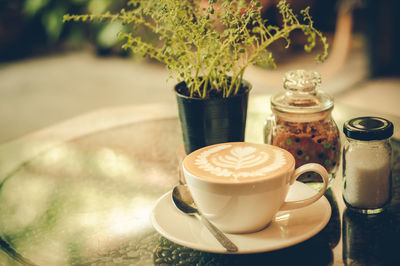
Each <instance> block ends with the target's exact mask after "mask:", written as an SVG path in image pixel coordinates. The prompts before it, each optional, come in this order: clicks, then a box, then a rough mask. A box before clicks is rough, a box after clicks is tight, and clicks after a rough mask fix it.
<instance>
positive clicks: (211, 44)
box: [64, 0, 328, 153]
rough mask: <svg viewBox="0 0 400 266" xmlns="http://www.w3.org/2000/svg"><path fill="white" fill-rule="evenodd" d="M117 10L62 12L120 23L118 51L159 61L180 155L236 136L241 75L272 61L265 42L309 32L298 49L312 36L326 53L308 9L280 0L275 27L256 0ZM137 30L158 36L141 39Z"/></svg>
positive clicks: (170, 0) (136, 1)
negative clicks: (171, 93) (171, 94)
mask: <svg viewBox="0 0 400 266" xmlns="http://www.w3.org/2000/svg"><path fill="white" fill-rule="evenodd" d="M127 7H128V8H127V9H122V10H121V11H120V12H119V13H117V14H110V13H106V14H100V15H93V14H89V15H69V14H66V15H64V21H71V20H72V21H108V22H110V21H118V20H119V21H121V22H122V23H123V24H125V25H128V24H131V25H132V27H131V29H132V30H131V31H129V32H121V33H120V38H121V40H122V42H123V44H122V47H123V48H124V49H128V50H131V51H132V52H133V53H136V54H141V55H144V56H148V57H150V58H153V59H156V60H158V61H160V62H162V63H164V64H165V65H166V66H167V68H168V70H169V72H170V78H171V79H175V80H176V81H177V85H176V86H175V87H174V88H175V92H176V96H177V100H178V107H179V117H180V121H181V125H182V132H183V138H184V143H185V151H186V153H190V152H192V151H193V150H195V149H198V148H200V147H203V146H206V145H211V144H214V143H218V142H228V141H243V140H244V130H245V123H246V112H247V101H248V94H249V91H250V89H251V86H250V84H249V83H247V82H246V81H244V80H243V74H244V72H245V70H246V68H247V67H248V66H250V65H252V64H263V65H265V64H268V65H272V66H275V63H274V59H273V56H272V53H271V52H270V51H269V50H268V47H269V46H270V45H271V44H272V43H274V42H275V41H277V40H279V39H282V38H283V39H285V40H286V42H287V46H289V44H290V38H289V37H290V36H289V35H290V33H291V32H293V31H295V30H300V31H302V32H303V33H304V34H305V35H306V36H308V42H307V44H305V50H306V51H310V50H311V49H312V48H313V47H314V46H315V45H316V41H317V40H318V39H319V40H320V41H321V42H322V45H323V52H322V53H321V55H319V56H318V60H321V61H322V60H324V59H325V57H326V56H327V49H328V45H327V41H326V38H325V37H324V36H323V35H322V34H321V32H320V31H318V30H317V29H315V28H314V25H313V20H312V18H311V16H310V14H309V8H306V9H304V10H302V11H301V15H300V16H297V15H295V14H294V12H293V10H292V9H291V8H290V6H289V4H288V3H287V2H286V1H281V2H280V3H279V4H278V5H277V7H278V9H279V12H280V14H281V16H282V26H273V25H268V24H267V21H266V20H265V19H264V18H263V17H262V13H261V8H262V6H261V3H260V2H259V1H258V0H209V1H208V2H204V1H196V0H154V1H153V0H130V1H128V4H127ZM138 27H141V28H140V32H143V28H145V29H147V30H148V31H150V32H151V33H152V34H155V35H156V36H158V39H159V42H157V43H154V42H148V41H146V40H145V39H144V38H142V37H141V36H138V35H136V33H137V32H139V30H138Z"/></svg>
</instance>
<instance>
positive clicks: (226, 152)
mask: <svg viewBox="0 0 400 266" xmlns="http://www.w3.org/2000/svg"><path fill="white" fill-rule="evenodd" d="M294 165H295V162H294V159H293V157H292V156H291V154H290V153H289V152H287V151H285V150H283V149H280V148H277V147H275V146H272V145H267V144H254V143H245V142H232V143H222V144H216V145H212V146H207V147H204V148H202V149H199V150H196V151H194V152H192V153H191V154H189V155H188V156H187V157H186V158H185V160H184V161H183V167H184V168H185V170H186V171H188V172H189V173H191V174H193V175H195V176H197V177H198V178H203V179H207V180H210V181H216V182H228V183H231V182H248V181H254V180H258V179H262V178H266V177H274V176H277V175H281V174H282V173H285V172H288V171H290V170H291V169H294Z"/></svg>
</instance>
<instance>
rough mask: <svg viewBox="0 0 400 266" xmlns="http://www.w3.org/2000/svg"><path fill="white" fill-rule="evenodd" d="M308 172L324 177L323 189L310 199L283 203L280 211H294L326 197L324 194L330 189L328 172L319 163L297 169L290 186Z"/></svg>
mask: <svg viewBox="0 0 400 266" xmlns="http://www.w3.org/2000/svg"><path fill="white" fill-rule="evenodd" d="M306 172H316V173H318V174H320V175H321V177H322V180H323V181H324V186H323V188H322V189H321V190H320V191H319V192H318V193H317V194H315V195H313V196H312V197H310V198H307V199H302V200H296V201H285V202H284V203H283V205H282V206H281V208H280V209H279V211H286V210H293V209H297V208H302V207H305V206H307V205H310V204H311V203H314V202H316V201H317V200H319V198H321V197H322V196H323V195H324V193H325V191H326V189H327V187H328V182H329V177H328V172H327V171H326V169H325V168H324V167H323V166H322V165H320V164H317V163H308V164H305V165H302V166H300V167H299V168H297V169H296V170H295V171H294V173H293V175H292V177H291V178H290V185H292V184H293V183H294V181H295V180H296V179H297V178H298V177H299V176H300V175H301V174H304V173H306Z"/></svg>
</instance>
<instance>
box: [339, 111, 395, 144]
mask: <svg viewBox="0 0 400 266" xmlns="http://www.w3.org/2000/svg"><path fill="white" fill-rule="evenodd" d="M343 133H344V134H345V135H346V136H347V137H349V138H352V139H357V140H382V139H387V138H390V137H391V136H392V135H393V124H392V122H390V121H389V120H386V119H384V118H380V117H371V116H366V117H357V118H353V119H350V120H349V121H347V122H346V123H344V125H343Z"/></svg>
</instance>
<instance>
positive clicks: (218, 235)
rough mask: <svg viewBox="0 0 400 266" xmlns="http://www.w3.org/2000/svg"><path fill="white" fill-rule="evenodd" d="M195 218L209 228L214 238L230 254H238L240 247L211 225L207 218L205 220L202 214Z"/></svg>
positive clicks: (197, 214)
mask: <svg viewBox="0 0 400 266" xmlns="http://www.w3.org/2000/svg"><path fill="white" fill-rule="evenodd" d="M195 216H196V217H197V218H198V219H199V220H200V221H201V222H202V223H203V224H204V225H205V227H207V229H208V230H209V231H210V232H211V233H212V234H213V236H214V237H215V238H216V239H217V240H218V242H219V243H220V244H221V245H222V246H223V247H224V248H226V250H227V251H228V252H237V251H238V247H237V246H236V245H235V244H233V243H232V241H231V240H229V238H227V237H226V236H225V235H224V233H222V232H221V231H220V230H219V229H218V228H217V227H215V226H214V225H213V224H212V223H210V222H209V221H208V220H207V218H205V217H204V216H203V215H201V214H200V213H196V214H195Z"/></svg>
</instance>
